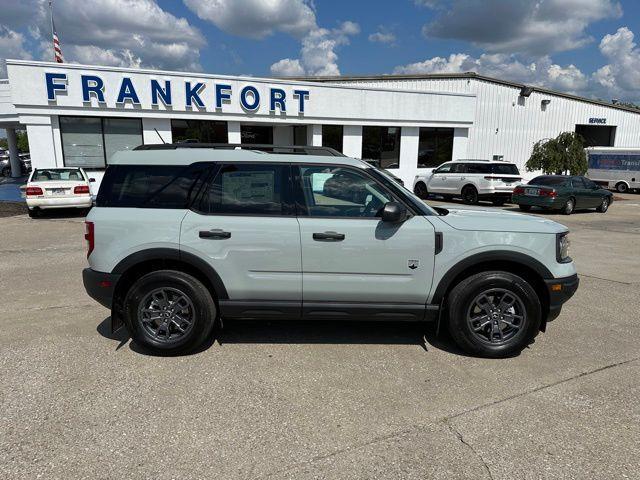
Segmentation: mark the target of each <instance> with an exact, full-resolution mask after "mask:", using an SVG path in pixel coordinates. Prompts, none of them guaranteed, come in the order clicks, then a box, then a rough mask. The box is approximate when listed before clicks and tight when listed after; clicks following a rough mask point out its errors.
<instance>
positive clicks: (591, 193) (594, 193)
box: [582, 177, 606, 208]
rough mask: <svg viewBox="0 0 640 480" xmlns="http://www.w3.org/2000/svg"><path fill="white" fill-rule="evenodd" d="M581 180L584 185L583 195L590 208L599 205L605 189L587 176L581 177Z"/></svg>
mask: <svg viewBox="0 0 640 480" xmlns="http://www.w3.org/2000/svg"><path fill="white" fill-rule="evenodd" d="M582 181H583V182H584V185H585V195H586V196H587V198H588V201H589V206H590V207H591V208H595V207H599V206H600V205H601V204H602V199H603V198H604V196H605V192H606V190H603V189H602V188H600V187H599V186H598V185H596V184H595V183H594V182H593V181H591V180H590V179H588V178H585V177H582Z"/></svg>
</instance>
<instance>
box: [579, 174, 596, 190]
mask: <svg viewBox="0 0 640 480" xmlns="http://www.w3.org/2000/svg"><path fill="white" fill-rule="evenodd" d="M581 178H582V181H583V182H584V184H585V185H586V188H589V189H591V190H596V189H599V188H600V187H599V186H598V185H596V184H595V183H594V182H593V181H591V180H589V179H588V178H585V177H581Z"/></svg>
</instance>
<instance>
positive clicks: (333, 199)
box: [299, 166, 394, 218]
mask: <svg viewBox="0 0 640 480" xmlns="http://www.w3.org/2000/svg"><path fill="white" fill-rule="evenodd" d="M299 168H300V175H299V177H300V182H301V184H302V185H301V186H302V193H303V197H304V198H303V199H301V203H302V205H301V207H302V208H301V209H302V210H303V212H302V214H304V213H305V212H306V214H307V215H309V216H312V217H362V218H375V217H379V216H380V215H381V214H382V207H384V204H385V203H387V202H390V201H392V200H393V199H394V197H393V196H392V195H391V193H389V191H388V190H387V189H385V188H384V187H383V186H382V185H380V184H379V183H378V182H376V181H375V180H373V179H372V178H371V177H369V176H368V175H366V174H365V173H364V172H361V171H358V170H357V169H352V168H345V167H334V166H300V167H299Z"/></svg>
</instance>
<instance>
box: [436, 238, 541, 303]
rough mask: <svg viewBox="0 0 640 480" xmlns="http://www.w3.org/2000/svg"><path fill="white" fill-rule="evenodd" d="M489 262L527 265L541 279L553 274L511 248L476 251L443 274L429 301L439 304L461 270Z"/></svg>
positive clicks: (538, 262) (539, 263) (536, 261)
mask: <svg viewBox="0 0 640 480" xmlns="http://www.w3.org/2000/svg"><path fill="white" fill-rule="evenodd" d="M491 262H508V263H511V264H515V265H522V266H523V267H527V268H528V269H530V270H532V271H534V272H536V273H537V274H538V275H539V276H540V278H541V279H550V278H553V274H552V273H551V272H550V271H549V269H548V268H547V267H545V266H544V265H543V264H542V263H541V262H540V261H539V260H536V259H535V258H533V257H530V256H529V255H526V254H524V253H520V252H513V251H511V250H493V251H490V252H482V253H476V254H474V255H471V256H469V257H466V258H463V259H462V260H460V261H459V262H458V263H456V264H455V265H454V266H453V267H451V268H450V269H449V270H448V271H447V273H445V274H444V276H443V277H442V279H441V280H440V282H439V283H438V286H437V287H436V289H435V290H434V293H433V298H432V299H431V302H430V303H432V304H435V305H440V304H441V303H442V301H443V300H444V296H445V294H446V293H447V292H448V291H449V288H450V287H451V286H452V282H453V281H454V280H455V279H456V278H457V277H458V276H459V275H460V274H461V273H462V272H464V271H465V270H467V269H469V268H472V267H474V266H477V265H480V264H483V263H491Z"/></svg>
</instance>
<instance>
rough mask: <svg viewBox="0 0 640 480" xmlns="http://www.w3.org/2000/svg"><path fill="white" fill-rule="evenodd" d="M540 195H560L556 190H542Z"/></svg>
mask: <svg viewBox="0 0 640 480" xmlns="http://www.w3.org/2000/svg"><path fill="white" fill-rule="evenodd" d="M540 196H541V197H551V198H556V197H557V196H558V192H556V191H555V190H540Z"/></svg>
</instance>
